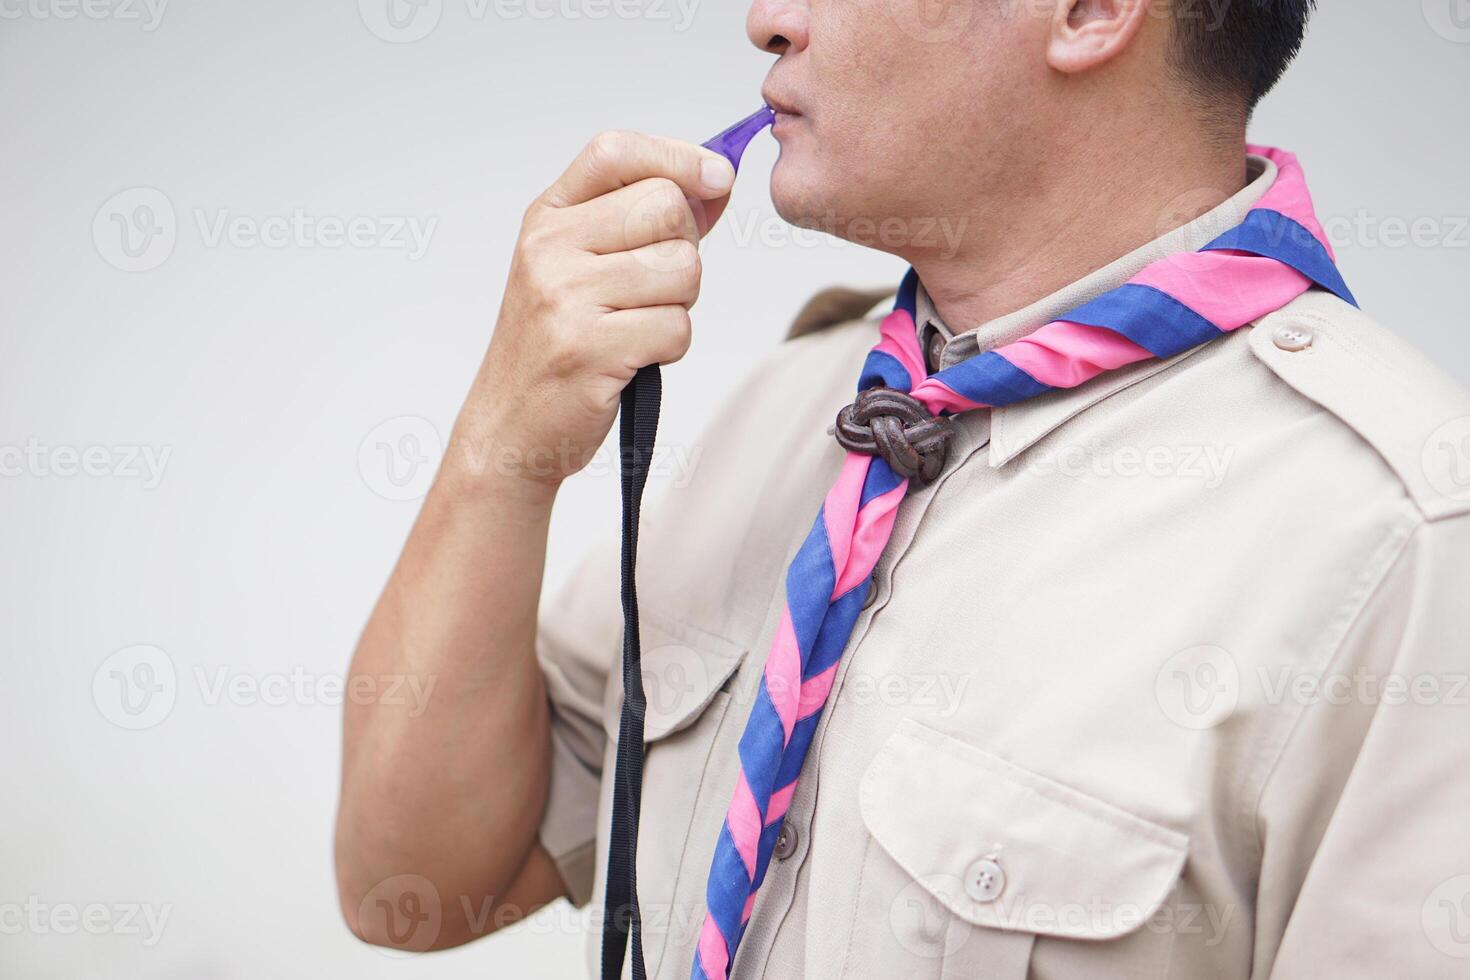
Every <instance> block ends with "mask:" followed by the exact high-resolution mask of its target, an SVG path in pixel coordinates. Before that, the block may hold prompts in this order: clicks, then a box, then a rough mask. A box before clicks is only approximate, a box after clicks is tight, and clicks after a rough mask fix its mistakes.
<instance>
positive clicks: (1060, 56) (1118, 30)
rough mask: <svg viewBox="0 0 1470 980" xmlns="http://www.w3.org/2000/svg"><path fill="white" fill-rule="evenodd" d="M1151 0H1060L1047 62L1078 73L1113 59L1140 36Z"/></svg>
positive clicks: (1049, 39)
mask: <svg viewBox="0 0 1470 980" xmlns="http://www.w3.org/2000/svg"><path fill="white" fill-rule="evenodd" d="M1149 2H1150V0H1057V4H1056V6H1055V8H1054V9H1053V13H1052V22H1051V33H1050V36H1049V37H1048V39H1047V46H1046V60H1047V64H1048V65H1050V66H1051V67H1052V68H1053V69H1055V70H1056V71H1059V72H1063V73H1065V74H1068V75H1074V74H1079V73H1081V72H1085V71H1090V70H1091V69H1093V68H1097V67H1099V66H1100V65H1103V64H1106V63H1107V62H1109V61H1112V60H1113V59H1114V58H1116V57H1118V56H1119V55H1120V54H1122V53H1123V52H1124V51H1126V50H1128V47H1129V45H1130V44H1132V43H1133V39H1134V38H1135V37H1137V36H1138V32H1139V30H1140V29H1141V28H1142V27H1143V22H1144V19H1145V18H1146V17H1147V16H1148V7H1149Z"/></svg>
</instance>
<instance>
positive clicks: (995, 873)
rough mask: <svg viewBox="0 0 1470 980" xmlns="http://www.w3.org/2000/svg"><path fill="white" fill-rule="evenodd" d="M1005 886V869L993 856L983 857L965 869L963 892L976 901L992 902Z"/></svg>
mask: <svg viewBox="0 0 1470 980" xmlns="http://www.w3.org/2000/svg"><path fill="white" fill-rule="evenodd" d="M1005 888H1006V873H1005V869H1003V868H1002V867H1001V866H1000V862H999V861H997V860H996V859H995V858H993V857H983V858H981V859H980V860H978V861H975V862H973V863H971V865H970V866H969V867H968V868H966V869H965V894H966V895H969V896H970V897H971V898H973V899H974V900H975V901H977V902H993V901H995V900H996V899H997V898H999V897H1000V893H1001V892H1003V891H1005Z"/></svg>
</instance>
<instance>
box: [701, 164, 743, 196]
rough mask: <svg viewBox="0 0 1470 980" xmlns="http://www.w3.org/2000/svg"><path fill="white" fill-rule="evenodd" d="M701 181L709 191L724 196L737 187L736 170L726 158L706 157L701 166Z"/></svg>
mask: <svg viewBox="0 0 1470 980" xmlns="http://www.w3.org/2000/svg"><path fill="white" fill-rule="evenodd" d="M699 179H700V180H701V181H703V182H704V186H705V187H706V188H707V189H708V190H711V191H714V192H715V193H716V194H723V193H725V192H726V191H728V190H729V189H730V188H732V187H734V186H735V168H734V167H732V166H730V161H729V160H726V159H725V158H724V157H705V159H704V160H703V161H702V162H701V163H700V165H699Z"/></svg>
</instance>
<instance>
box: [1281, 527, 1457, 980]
mask: <svg viewBox="0 0 1470 980" xmlns="http://www.w3.org/2000/svg"><path fill="white" fill-rule="evenodd" d="M1467 599H1470V517H1464V516H1462V517H1458V518H1454V519H1450V520H1445V521H1439V522H1435V523H1431V524H1426V525H1423V526H1421V527H1420V528H1419V530H1418V531H1417V533H1416V534H1415V535H1414V536H1413V538H1412V539H1411V540H1410V541H1409V542H1408V543H1407V545H1406V547H1405V550H1404V552H1403V554H1402V555H1401V556H1400V558H1399V560H1398V561H1397V562H1396V563H1395V565H1394V567H1393V568H1392V570H1391V571H1390V572H1389V574H1388V575H1387V576H1386V577H1385V578H1384V580H1383V582H1382V583H1380V585H1379V587H1378V589H1377V590H1376V592H1375V594H1374V596H1373V598H1372V599H1371V601H1370V603H1369V604H1368V606H1367V607H1365V608H1364V610H1363V611H1362V613H1361V614H1360V615H1359V617H1358V621H1357V622H1356V623H1355V624H1354V627H1353V630H1352V631H1351V633H1350V634H1349V636H1348V639H1347V641H1346V643H1345V645H1344V648H1343V650H1342V653H1341V655H1340V656H1339V657H1338V658H1337V660H1336V662H1335V663H1334V665H1333V666H1332V667H1331V668H1330V670H1331V672H1332V674H1333V679H1334V680H1336V679H1337V678H1341V679H1342V680H1341V681H1340V682H1339V683H1337V684H1336V686H1335V687H1334V688H1328V687H1325V686H1324V687H1322V688H1320V690H1321V692H1322V694H1321V697H1320V698H1318V699H1317V700H1315V701H1314V702H1313V703H1311V704H1309V705H1307V706H1306V708H1305V709H1304V711H1303V714H1302V718H1301V720H1300V722H1299V724H1298V725H1297V728H1296V730H1295V731H1294V732H1293V733H1292V736H1291V740H1290V741H1289V743H1288V744H1287V746H1286V749H1285V751H1284V753H1283V755H1282V757H1281V759H1280V761H1279V763H1278V766H1277V769H1276V771H1275V772H1274V773H1273V776H1272V779H1271V782H1270V783H1269V784H1268V786H1267V791H1266V793H1265V794H1264V795H1263V800H1262V810H1263V819H1266V820H1268V821H1269V824H1270V825H1269V826H1268V831H1269V833H1268V836H1267V838H1266V842H1265V860H1264V861H1263V865H1262V880H1261V884H1260V891H1261V895H1260V904H1261V906H1262V909H1263V910H1264V911H1267V912H1268V913H1269V910H1270V908H1271V906H1272V904H1273V903H1276V904H1278V905H1279V907H1280V913H1281V915H1282V916H1283V917H1284V919H1285V921H1284V923H1283V926H1284V929H1283V931H1282V932H1281V935H1280V942H1279V947H1277V948H1276V949H1275V956H1274V958H1272V957H1271V956H1270V955H1269V953H1270V950H1269V949H1263V950H1262V952H1263V954H1265V956H1264V958H1263V959H1258V963H1260V964H1261V965H1262V966H1265V965H1267V964H1269V969H1270V974H1271V975H1272V976H1279V977H1297V976H1317V975H1322V976H1328V975H1338V976H1380V975H1381V976H1390V975H1392V976H1414V977H1439V976H1444V977H1448V976H1451V975H1457V976H1458V975H1462V973H1461V971H1462V970H1463V968H1464V962H1463V958H1464V957H1467V956H1470V835H1467V834H1466V832H1465V827H1466V824H1465V821H1466V817H1467V815H1470V779H1467V778H1466V771H1467V769H1470V739H1467V737H1466V736H1467V735H1470V688H1467V676H1470V643H1467V637H1470V601H1467ZM1288 895H1289V896H1290V901H1289V904H1288V903H1287V902H1285V901H1283V900H1284V899H1285V898H1286V897H1287V896H1288ZM1262 972H1264V971H1262Z"/></svg>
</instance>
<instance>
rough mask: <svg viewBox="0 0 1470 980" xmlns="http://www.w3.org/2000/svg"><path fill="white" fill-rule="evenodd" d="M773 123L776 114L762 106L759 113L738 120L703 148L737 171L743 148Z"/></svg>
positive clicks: (767, 107)
mask: <svg viewBox="0 0 1470 980" xmlns="http://www.w3.org/2000/svg"><path fill="white" fill-rule="evenodd" d="M775 121H776V113H775V112H774V111H773V110H772V109H771V107H770V106H768V105H763V106H761V107H760V111H759V112H756V113H755V114H754V115H751V116H747V117H746V118H744V119H742V120H740V121H739V122H738V123H736V124H735V125H733V126H731V127H730V128H729V129H727V130H725V131H724V132H723V133H721V134H720V135H718V136H716V137H715V138H714V139H712V140H709V141H707V142H706V143H704V144H703V146H704V148H705V149H707V150H714V151H715V152H716V153H718V154H719V155H720V156H722V157H724V158H725V159H726V160H729V161H730V165H731V166H732V167H734V168H735V169H736V170H739V169H740V158H741V157H742V156H744V155H745V148H746V147H747V146H749V145H750V141H751V140H753V139H755V138H756V136H757V135H758V134H759V133H760V131H761V130H763V129H765V128H767V127H769V126H770V125H771V124H773V123H774V122H775Z"/></svg>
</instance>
